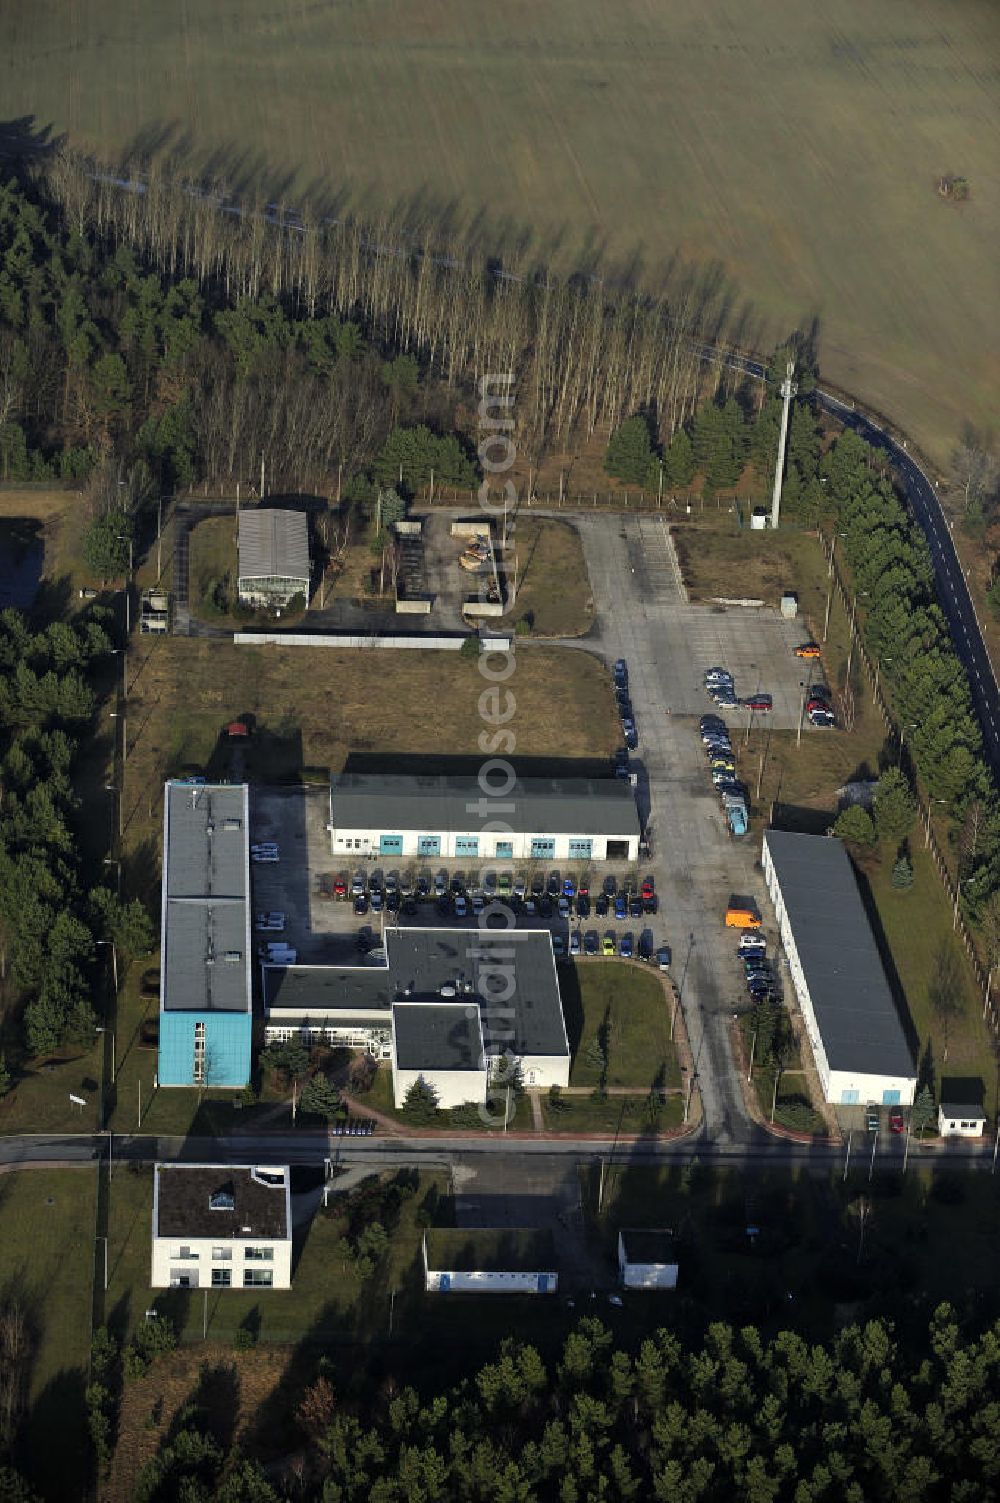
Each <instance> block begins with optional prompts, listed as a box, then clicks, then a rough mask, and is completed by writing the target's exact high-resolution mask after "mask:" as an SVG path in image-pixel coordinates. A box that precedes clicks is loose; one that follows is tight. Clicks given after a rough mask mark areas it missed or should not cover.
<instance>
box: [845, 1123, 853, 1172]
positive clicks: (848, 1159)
mask: <svg viewBox="0 0 1000 1503" xmlns="http://www.w3.org/2000/svg"><path fill="white" fill-rule="evenodd" d="M853 1137H854V1133H853V1132H849V1133H848V1134H847V1152H846V1154H845V1155H844V1181H845V1183H846V1181H847V1171H848V1169H849V1168H850V1166H851V1139H852V1138H853Z"/></svg>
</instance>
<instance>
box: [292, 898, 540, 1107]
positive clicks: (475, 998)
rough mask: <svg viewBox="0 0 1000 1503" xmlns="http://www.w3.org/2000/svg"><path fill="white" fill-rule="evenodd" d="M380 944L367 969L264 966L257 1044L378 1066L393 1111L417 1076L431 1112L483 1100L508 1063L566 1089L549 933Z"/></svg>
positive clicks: (398, 935)
mask: <svg viewBox="0 0 1000 1503" xmlns="http://www.w3.org/2000/svg"><path fill="white" fill-rule="evenodd" d="M383 948H384V952H385V959H384V961H382V962H380V963H379V964H375V965H368V964H359V965H357V966H305V965H295V966H275V965H265V966H264V968H263V983H264V984H263V991H264V1013H265V1033H266V1038H267V1042H268V1043H274V1042H284V1041H287V1040H289V1039H292V1038H300V1039H302V1040H303V1042H304V1043H306V1044H309V1045H312V1044H318V1043H331V1044H342V1045H344V1046H346V1047H348V1048H354V1049H359V1048H363V1049H366V1050H367V1051H368V1052H369V1053H371V1054H373V1055H375V1056H376V1058H380V1059H388V1060H390V1061H391V1063H392V1072H393V1095H394V1100H395V1103H396V1106H397V1107H401V1106H402V1105H403V1102H404V1100H405V1097H406V1092H407V1091H408V1090H409V1088H410V1086H411V1085H412V1084H413V1083H414V1081H416V1080H419V1079H422V1080H424V1081H426V1082H427V1084H428V1085H431V1086H432V1087H433V1088H434V1090H435V1091H436V1092H437V1097H438V1105H439V1106H441V1107H451V1106H461V1105H464V1104H465V1103H466V1102H470V1101H471V1102H476V1103H477V1104H485V1103H486V1101H487V1097H488V1095H489V1092H490V1087H491V1084H495V1082H496V1079H497V1077H498V1072H501V1071H503V1072H505V1071H506V1070H507V1069H508V1068H509V1067H510V1066H511V1062H512V1061H513V1060H516V1061H517V1063H518V1065H519V1067H520V1071H521V1079H522V1081H523V1083H524V1084H525V1085H526V1086H531V1087H536V1088H540V1089H547V1088H548V1087H549V1086H553V1085H558V1086H567V1085H569V1067H570V1048H569V1039H568V1036H567V1033H566V1023H565V1019H564V1017H563V1008H562V998H561V996H560V993H559V979H558V976H557V973H556V963H555V956H554V954H553V951H552V937H551V935H550V933H549V931H548V930H547V929H520V930H513V929H512V930H495V929H494V930H480V929H471V930H470V929H416V928H396V927H392V928H387V929H386V930H385V933H384V936H383ZM500 1115H501V1116H502V1112H501V1113H500Z"/></svg>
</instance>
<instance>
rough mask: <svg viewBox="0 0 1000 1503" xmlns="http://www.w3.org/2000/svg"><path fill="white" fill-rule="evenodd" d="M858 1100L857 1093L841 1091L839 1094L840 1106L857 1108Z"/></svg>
mask: <svg viewBox="0 0 1000 1503" xmlns="http://www.w3.org/2000/svg"><path fill="white" fill-rule="evenodd" d="M858 1099H859V1098H858V1093H857V1091H841V1093H840V1102H841V1105H842V1106H857V1104H858Z"/></svg>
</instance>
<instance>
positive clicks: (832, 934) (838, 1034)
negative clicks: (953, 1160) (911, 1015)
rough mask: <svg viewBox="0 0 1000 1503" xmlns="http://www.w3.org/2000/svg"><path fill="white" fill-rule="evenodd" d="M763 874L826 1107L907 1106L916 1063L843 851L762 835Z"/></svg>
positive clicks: (820, 842)
mask: <svg viewBox="0 0 1000 1503" xmlns="http://www.w3.org/2000/svg"><path fill="white" fill-rule="evenodd" d="M762 864H763V869H764V878H765V881H766V882H767V890H768V892H769V893H770V895H771V899H772V901H773V903H774V907H775V912H776V914H777V918H778V926H779V929H780V933H781V942H782V945H783V947H784V950H785V955H786V957H787V959H788V965H789V970H790V972H791V976H792V982H793V984H794V986H795V992H796V996H797V999H798V1003H799V1007H800V1009H801V1012H802V1017H803V1020H804V1022H805V1026H806V1032H807V1034H808V1036H809V1042H810V1044H811V1046H812V1050H813V1055H814V1057H815V1060H816V1069H817V1071H818V1074H819V1078H820V1082H821V1085H822V1088H823V1095H824V1099H825V1100H827V1101H829V1102H834V1103H837V1104H838V1105H845V1106H851V1105H864V1104H867V1103H877V1104H879V1105H885V1106H895V1105H909V1104H910V1103H912V1101H913V1097H914V1094H915V1091H916V1085H917V1080H916V1071H915V1069H914V1063H913V1053H912V1050H911V1048H910V1044H909V1042H908V1040H907V1035H906V1029H905V1026H904V1022H903V1019H902V1017H901V1015H900V1011H899V1008H898V1007H897V1004H896V999H895V998H894V996H893V993H892V989H891V987H890V985H889V980H888V977H887V975H886V970H885V966H884V965H883V962H882V957H881V955H880V954H879V949H878V945H877V943H876V940H875V935H874V933H873V931H872V925H871V922H870V920H869V917H868V914H867V913H866V911H865V905H864V902H863V900H862V896H861V891H860V889H859V887H858V880H857V877H856V875H855V872H854V867H853V865H852V864H851V860H850V857H849V856H848V854H847V852H846V851H845V849H844V846H843V844H842V842H841V841H839V840H836V839H834V838H833V837H831V836H822V835H799V834H794V833H791V832H789V831H785V830H767V831H766V832H765V834H764V848H763V856H762Z"/></svg>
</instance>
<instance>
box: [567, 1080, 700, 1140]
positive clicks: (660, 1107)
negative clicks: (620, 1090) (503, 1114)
mask: <svg viewBox="0 0 1000 1503" xmlns="http://www.w3.org/2000/svg"><path fill="white" fill-rule="evenodd" d="M542 1116H543V1118H544V1121H545V1130H546V1132H562V1133H569V1134H571V1135H572V1134H575V1133H601V1134H604V1135H605V1136H606V1137H609V1138H610V1137H614V1136H615V1134H616V1133H623V1134H626V1135H627V1136H630V1137H633V1136H636V1135H638V1136H642V1135H643V1134H644V1133H657V1132H669V1131H670V1129H671V1128H674V1127H680V1126H681V1124H682V1122H683V1121H684V1098H683V1095H682V1094H681V1092H679V1091H678V1092H676V1093H673V1094H671V1095H669V1096H668V1097H667V1098H666V1100H665V1101H664V1102H663V1103H662V1104H659V1103H657V1105H656V1106H655V1108H651V1106H650V1099H649V1095H648V1093H646V1094H643V1095H638V1094H637V1095H635V1096H623V1095H617V1096H607V1097H605V1099H604V1100H603V1101H599V1100H596V1099H595V1097H594V1096H592V1095H584V1096H567V1095H566V1094H565V1093H562V1094H560V1095H559V1096H558V1097H557V1098H555V1099H554V1098H553V1097H551V1096H543V1097H542Z"/></svg>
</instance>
